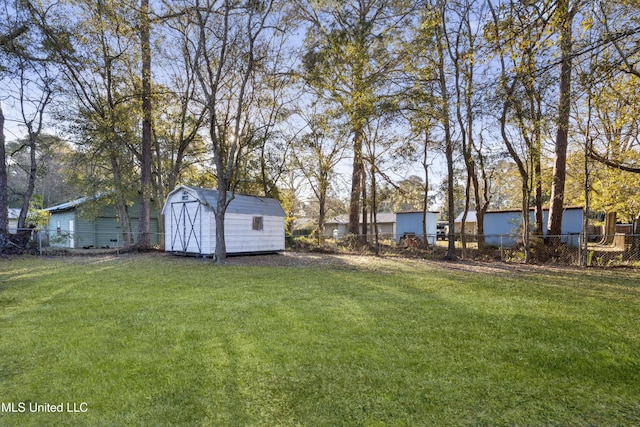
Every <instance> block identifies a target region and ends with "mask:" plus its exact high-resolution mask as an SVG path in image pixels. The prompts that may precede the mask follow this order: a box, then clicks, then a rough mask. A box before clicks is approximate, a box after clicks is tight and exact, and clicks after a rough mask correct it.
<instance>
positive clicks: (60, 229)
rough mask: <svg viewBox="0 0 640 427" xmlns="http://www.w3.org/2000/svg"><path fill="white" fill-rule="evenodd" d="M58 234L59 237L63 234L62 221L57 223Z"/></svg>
mask: <svg viewBox="0 0 640 427" xmlns="http://www.w3.org/2000/svg"><path fill="white" fill-rule="evenodd" d="M56 234H57V235H58V236H60V235H61V234H62V227H61V226H60V221H56Z"/></svg>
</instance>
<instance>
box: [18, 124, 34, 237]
mask: <svg viewBox="0 0 640 427" xmlns="http://www.w3.org/2000/svg"><path fill="white" fill-rule="evenodd" d="M36 138H37V136H36V135H35V134H34V133H33V132H31V130H29V178H28V180H27V188H26V190H25V192H24V196H23V199H22V207H21V208H20V215H19V216H18V230H20V229H22V228H26V227H27V225H28V224H26V222H27V214H28V213H29V205H30V204H31V196H32V195H33V190H34V189H35V187H36V173H37V171H38V163H37V161H36Z"/></svg>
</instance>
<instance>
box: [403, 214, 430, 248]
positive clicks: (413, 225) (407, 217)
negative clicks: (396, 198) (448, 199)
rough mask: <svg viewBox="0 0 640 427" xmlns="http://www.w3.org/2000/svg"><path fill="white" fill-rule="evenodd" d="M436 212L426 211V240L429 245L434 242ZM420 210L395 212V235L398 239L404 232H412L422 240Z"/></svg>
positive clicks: (421, 216)
mask: <svg viewBox="0 0 640 427" xmlns="http://www.w3.org/2000/svg"><path fill="white" fill-rule="evenodd" d="M437 217H438V212H427V216H426V226H427V242H428V243H429V244H430V245H434V244H435V243H436V234H437V219H438V218H437ZM422 218H423V213H422V212H398V213H396V232H397V235H396V237H397V238H398V239H400V238H401V237H402V236H404V235H405V234H414V235H415V236H416V237H417V238H419V239H420V240H422V237H423V236H422V231H423V230H422Z"/></svg>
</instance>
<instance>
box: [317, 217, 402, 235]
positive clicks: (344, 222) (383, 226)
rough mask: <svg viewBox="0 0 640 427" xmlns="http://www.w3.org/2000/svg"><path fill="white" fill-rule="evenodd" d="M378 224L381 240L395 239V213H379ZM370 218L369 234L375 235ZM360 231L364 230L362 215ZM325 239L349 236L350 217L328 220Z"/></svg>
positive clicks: (368, 221)
mask: <svg viewBox="0 0 640 427" xmlns="http://www.w3.org/2000/svg"><path fill="white" fill-rule="evenodd" d="M376 217H377V223H378V235H379V236H380V237H381V238H395V236H396V214H395V213H393V212H378V213H377V214H376ZM370 219H371V218H370V217H369V218H367V234H369V235H373V234H374V233H373V231H374V230H373V225H372V224H371V221H370ZM359 228H360V230H362V215H360V227H359ZM324 234H325V237H337V238H341V237H344V236H346V235H347V234H349V215H338V216H337V217H335V218H332V219H330V220H328V221H327V222H326V223H325V226H324Z"/></svg>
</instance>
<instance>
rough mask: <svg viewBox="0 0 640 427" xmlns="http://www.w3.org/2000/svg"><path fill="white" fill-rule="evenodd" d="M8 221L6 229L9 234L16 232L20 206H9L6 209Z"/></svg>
mask: <svg viewBox="0 0 640 427" xmlns="http://www.w3.org/2000/svg"><path fill="white" fill-rule="evenodd" d="M7 213H8V215H9V216H8V219H9V223H8V224H7V225H8V227H7V228H8V230H9V233H11V234H16V232H17V231H18V217H19V216H20V208H9V209H7Z"/></svg>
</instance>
